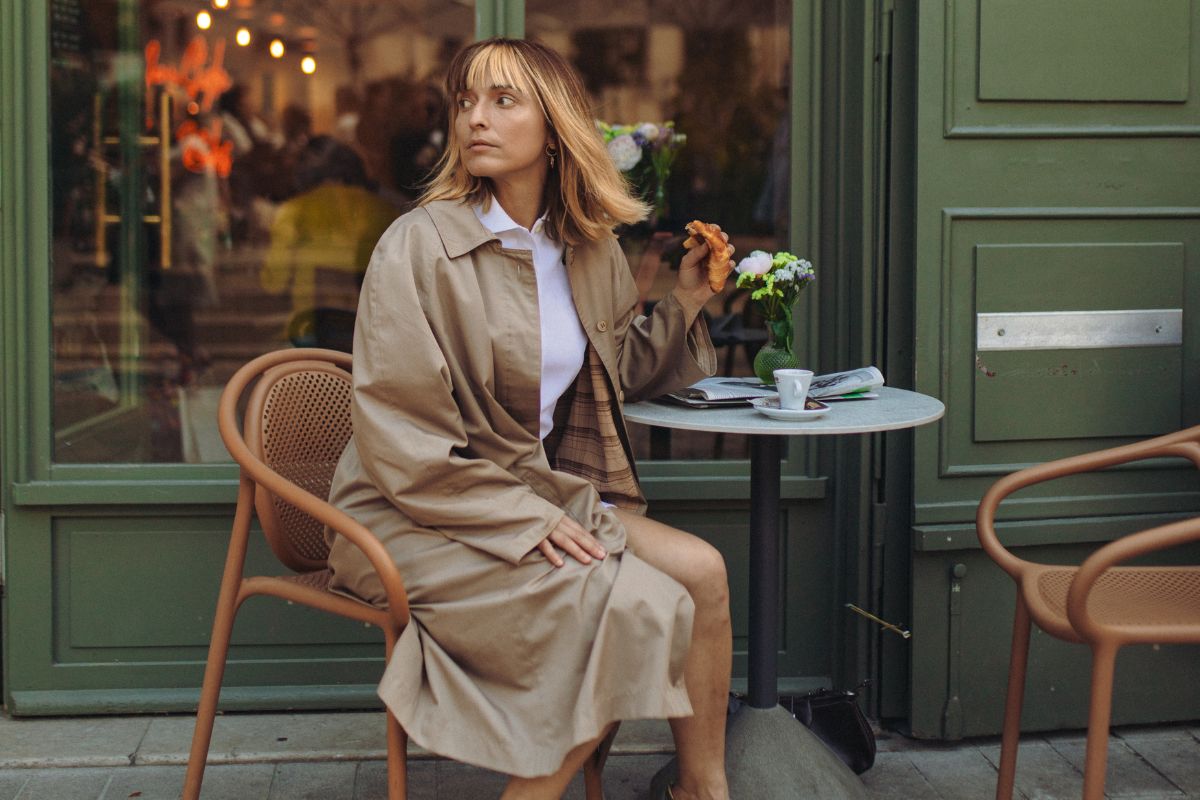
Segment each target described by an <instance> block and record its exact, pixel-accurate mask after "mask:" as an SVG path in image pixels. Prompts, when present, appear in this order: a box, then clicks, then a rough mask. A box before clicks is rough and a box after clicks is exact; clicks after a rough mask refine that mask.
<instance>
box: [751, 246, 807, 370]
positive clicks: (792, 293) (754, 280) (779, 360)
mask: <svg viewBox="0 0 1200 800" xmlns="http://www.w3.org/2000/svg"><path fill="white" fill-rule="evenodd" d="M736 272H737V273H738V277H737V287H738V288H739V289H748V290H749V291H750V300H751V302H753V303H756V304H757V305H758V307H759V309H760V310H761V311H762V315H763V318H764V319H765V320H766V322H767V343H766V344H765V345H763V348H762V349H761V350H759V351H758V355H756V356H755V357H754V374H755V375H757V376H758V378H759V380H761V381H762V382H763V383H766V384H769V385H770V384H774V383H775V375H774V372H775V370H777V369H789V368H791V369H794V368H796V367H799V366H800V364H799V362H798V361H797V360H796V356H795V353H794V352H793V350H792V336H793V332H794V328H793V324H792V311H793V308H794V307H795V305H796V301H797V300H799V299H800V293H801V292H803V291H804V290H805V289H806V288H807V287H808V285H809V284H810V283H812V282H813V280H814V279H815V278H816V275H815V274H814V272H813V265H812V264H811V263H810V262H808V261H807V260H805V259H803V258H798V257H796V256H794V255H792V254H791V253H788V252H785V251H780V252H778V253H774V254H772V253H768V252H766V251H765V250H755V251H753V252H751V253H750V255H748V256H746V257H745V258H743V259H742V260H741V261H739V262H738V265H737V267H736Z"/></svg>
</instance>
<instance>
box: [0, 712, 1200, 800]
mask: <svg viewBox="0 0 1200 800" xmlns="http://www.w3.org/2000/svg"><path fill="white" fill-rule="evenodd" d="M192 724H193V720H192V719H191V718H189V717H165V716H162V717H105V718H73V719H21V720H12V719H9V718H6V717H0V800H39V799H44V800H74V798H83V799H85V800H124V799H125V798H137V800H156V799H157V798H170V799H172V800H173V799H174V798H178V797H179V791H180V788H181V787H182V785H183V775H184V766H183V765H184V764H185V763H186V760H187V749H188V744H189V742H190V739H191V732H192ZM383 738H384V734H383V723H382V715H380V714H378V713H349V712H347V713H340V714H328V713H327V714H313V713H309V714H257V715H256V714H229V715H222V716H221V717H219V718H218V720H217V725H216V729H215V734H214V737H213V750H212V757H211V759H210V763H209V766H208V768H207V770H206V771H205V781H204V793H203V798H204V799H205V800H306V799H307V798H312V799H313V800H317V799H318V798H319V800H378V799H379V798H383V797H385V795H386V788H385V787H386V781H387V774H386V765H385V762H384V761H383V760H382V758H383V754H384V747H383ZM1084 741H1085V740H1084V737H1083V736H1082V735H1081V734H1080V733H1078V732H1075V733H1067V734H1053V735H1045V736H1042V735H1030V736H1027V737H1026V738H1025V739H1023V740H1022V744H1021V751H1020V755H1019V758H1018V767H1017V793H1016V795H1015V796H1016V797H1017V798H1020V800H1060V798H1061V799H1062V800H1067V798H1078V797H1079V796H1080V793H1081V790H1082V772H1081V770H1082V765H1083V751H1084ZM879 746H880V752H879V755H878V757H877V759H876V764H875V767H874V768H873V769H871V770H870V771H869V772H867V773H866V774H865V775H864V776H863V780H864V783H865V785H866V786H867V788H868V790H869V791H870V793H871V797H872V798H875V799H876V800H990V798H991V797H992V796H993V792H994V790H995V780H996V766H997V764H998V763H999V759H1000V747H999V742H998V740H997V739H995V738H989V739H980V740H970V741H966V742H958V743H936V742H935V743H931V742H921V741H916V740H911V739H905V738H904V737H902V736H899V735H896V734H887V733H885V734H881V737H880V742H879ZM671 750H672V744H671V738H670V730H669V728H668V727H667V725H666V724H665V723H661V722H636V723H626V724H625V725H623V726H622V729H621V734H620V735H619V736H618V738H617V743H616V746H615V747H614V753H613V756H612V757H611V758H610V760H609V764H608V768H607V769H606V778H607V781H606V782H607V787H608V800H646V798H645V791H646V787H647V786H648V784H649V781H650V778H651V777H652V776H653V775H654V773H655V772H657V771H658V769H659V768H660V767H661V766H662V765H663V764H665V763H666V761H667V760H668V759H669V757H670V753H671ZM1109 752H1110V756H1109V763H1110V768H1109V780H1108V786H1107V789H1108V793H1107V796H1108V797H1109V798H1112V800H1179V799H1180V798H1197V800H1200V727H1197V726H1192V725H1165V726H1143V727H1132V728H1121V729H1117V730H1116V731H1114V734H1113V736H1112V737H1111V739H1110V743H1109ZM504 780H505V779H504V777H503V776H501V775H497V774H495V773H491V772H488V771H486V770H481V769H478V768H475V767H469V766H466V765H463V764H456V763H454V762H450V761H445V760H443V759H437V758H432V757H430V756H429V754H427V753H424V752H423V751H421V750H419V748H414V749H413V750H412V751H411V752H410V761H409V787H410V792H409V797H410V800H476V798H478V799H479V800H487V799H489V798H495V797H497V796H498V795H499V793H500V790H501V788H502V787H503V785H504ZM565 798H566V800H583V789H582V782H581V781H580V780H579V779H578V778H577V779H576V780H575V781H574V782H573V783H572V785H571V787H570V788H569V790H568V792H567V794H566V795H565ZM738 800H752V798H738Z"/></svg>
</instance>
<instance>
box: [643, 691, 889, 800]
mask: <svg viewBox="0 0 1200 800" xmlns="http://www.w3.org/2000/svg"><path fill="white" fill-rule="evenodd" d="M725 771H726V773H727V775H728V777H729V796H730V797H731V798H733V800H868V797H869V795H868V793H867V789H866V787H865V786H863V783H862V781H861V780H859V777H858V776H857V775H855V774H854V772H853V771H852V770H851V769H850V768H849V767H847V766H846V765H845V764H843V763H842V762H841V760H839V759H838V757H837V756H835V755H834V754H833V753H832V752H831V751H830V750H829V748H828V747H826V746H825V745H824V744H822V743H821V740H820V739H818V738H817V737H816V736H814V735H813V733H812V732H811V731H810V730H809V729H808V728H806V727H804V726H803V725H801V724H800V723H799V722H797V721H796V718H795V717H793V716H792V715H791V714H789V713H788V712H787V711H786V710H785V709H784V708H783V707H782V706H775V707H774V708H754V707H753V706H749V705H744V706H742V707H741V708H739V709H738V710H737V711H735V712H734V713H733V714H732V715H731V716H730V717H729V722H728V724H727V725H726V728H725ZM677 774H678V766H677V764H676V762H675V760H674V759H672V760H671V762H670V763H669V764H667V766H666V767H664V768H663V769H662V771H661V772H660V773H659V774H658V775H655V776H654V781H653V782H652V783H651V786H654V787H657V786H660V785H662V784H663V783H664V782H666V783H673V782H674V781H675V780H676V775H677ZM650 796H651V800H659V797H660V796H664V795H655V794H654V793H653V792H652V793H651V795H650Z"/></svg>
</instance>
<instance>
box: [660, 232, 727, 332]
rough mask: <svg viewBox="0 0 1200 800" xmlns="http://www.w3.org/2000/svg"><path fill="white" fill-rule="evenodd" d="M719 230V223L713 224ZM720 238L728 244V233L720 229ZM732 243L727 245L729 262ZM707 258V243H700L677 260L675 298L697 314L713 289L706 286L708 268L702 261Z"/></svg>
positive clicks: (710, 297) (710, 295) (711, 294)
mask: <svg viewBox="0 0 1200 800" xmlns="http://www.w3.org/2000/svg"><path fill="white" fill-rule="evenodd" d="M713 227H715V228H716V229H717V230H719V231H720V230H721V227H720V226H719V225H714V226H713ZM721 238H722V239H724V240H725V243H726V244H729V234H727V233H725V232H724V231H721ZM733 251H734V247H733V245H729V256H730V264H731V265H732V260H733ZM707 258H708V245H706V244H702V245H700V246H699V247H693V248H692V249H691V250H688V251H687V252H686V253H685V254H684V256H683V260H682V261H681V262H679V277H678V278H677V279H676V281H675V290H674V294H675V298H676V299H677V300H678V301H679V303H680V304H681V305H682V306H683V307H684V308H686V309H689V310H692V311H694V312H695V313H697V314H699V313H700V309H701V308H703V306H704V304H705V303H707V302H708V301H709V300H711V299H712V296H713V290H712V289H711V288H709V286H708V269H707V268H706V267H705V265H704V262H705V260H706V259H707Z"/></svg>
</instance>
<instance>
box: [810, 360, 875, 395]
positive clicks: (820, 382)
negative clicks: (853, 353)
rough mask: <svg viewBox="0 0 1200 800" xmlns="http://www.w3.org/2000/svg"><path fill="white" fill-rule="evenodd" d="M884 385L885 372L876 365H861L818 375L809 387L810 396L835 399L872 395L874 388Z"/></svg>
mask: <svg viewBox="0 0 1200 800" xmlns="http://www.w3.org/2000/svg"><path fill="white" fill-rule="evenodd" d="M880 386H883V373H882V372H880V371H879V370H878V369H876V368H875V367H860V368H859V369H852V370H847V371H846V372H831V373H829V374H828V375H817V376H815V377H814V378H813V380H812V384H811V385H810V386H809V387H808V396H809V397H820V398H822V399H826V400H834V399H837V398H839V397H847V396H851V397H855V398H859V397H871V396H878V395H872V390H874V389H878V388H879V387H880Z"/></svg>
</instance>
